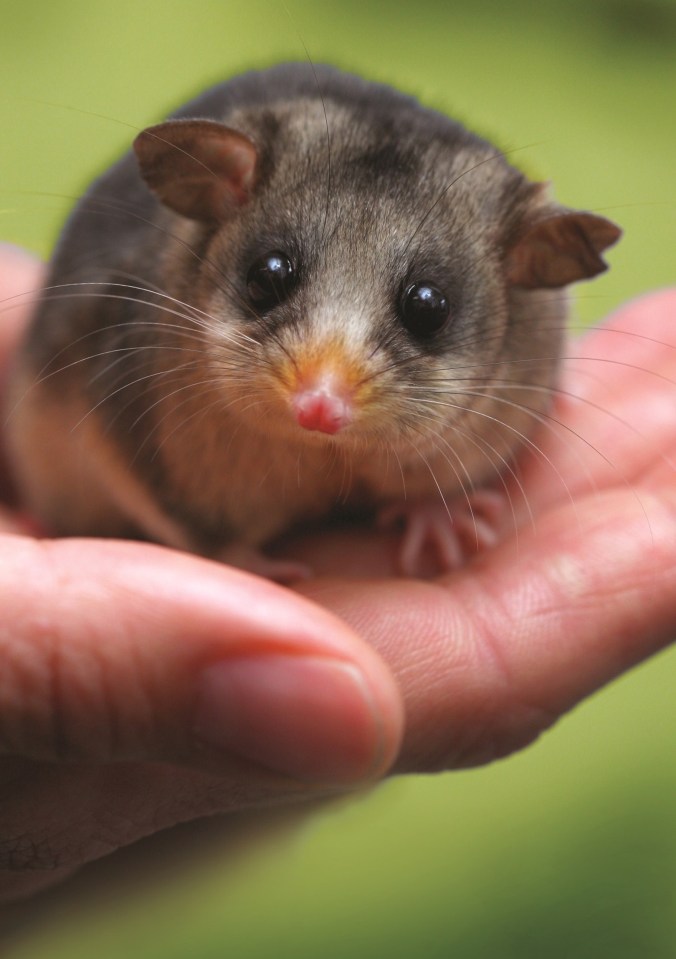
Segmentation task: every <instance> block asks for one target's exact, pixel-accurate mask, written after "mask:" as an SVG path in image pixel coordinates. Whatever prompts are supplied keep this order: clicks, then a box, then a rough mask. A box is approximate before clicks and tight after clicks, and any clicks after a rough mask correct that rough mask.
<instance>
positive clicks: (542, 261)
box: [505, 184, 622, 289]
mask: <svg viewBox="0 0 676 959" xmlns="http://www.w3.org/2000/svg"><path fill="white" fill-rule="evenodd" d="M542 186H543V185H541V184H537V187H536V189H537V193H539V194H542V193H543V190H542ZM621 236H622V230H621V229H620V228H619V226H616V225H615V224H614V223H612V222H611V221H610V220H606V218H605V217H603V216H598V215H597V214H595V213H586V212H584V211H582V210H569V209H567V208H566V207H559V206H554V205H551V206H548V207H545V208H544V209H543V210H541V211H538V212H537V213H536V214H535V215H534V216H533V217H532V218H528V219H527V221H526V223H525V224H524V225H523V226H522V227H521V229H520V230H519V231H518V234H517V237H516V239H515V240H513V241H512V242H511V243H510V244H509V247H508V250H507V256H506V260H505V276H506V279H507V282H508V283H509V284H510V285H512V286H524V287H526V288H529V289H534V288H537V287H561V286H567V285H568V284H569V283H576V282H577V281H578V280H586V279H589V278H590V277H592V276H596V275H597V274H598V273H602V272H603V271H604V270H607V269H608V265H607V263H606V262H605V260H604V259H603V258H602V256H601V254H602V253H603V251H604V250H606V249H607V248H608V247H609V246H612V245H613V243H617V241H618V240H619V238H620V237H621Z"/></svg>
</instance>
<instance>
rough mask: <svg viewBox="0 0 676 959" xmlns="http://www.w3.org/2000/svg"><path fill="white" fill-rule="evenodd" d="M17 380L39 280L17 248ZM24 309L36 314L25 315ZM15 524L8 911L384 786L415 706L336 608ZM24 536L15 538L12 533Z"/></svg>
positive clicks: (10, 336)
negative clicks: (134, 855) (82, 876)
mask: <svg viewBox="0 0 676 959" xmlns="http://www.w3.org/2000/svg"><path fill="white" fill-rule="evenodd" d="M0 259H1V260H2V262H3V263H4V272H3V271H2V270H0V276H4V277H5V278H4V285H3V288H2V292H0V300H4V304H3V305H4V309H3V311H2V323H0V380H1V378H2V376H1V368H2V364H3V362H5V361H6V360H7V359H8V358H9V355H10V354H11V351H12V349H13V348H14V346H15V345H16V342H17V340H18V336H19V335H20V330H21V328H22V327H23V324H24V322H25V313H26V307H27V305H28V302H29V301H30V299H31V297H30V296H29V297H26V296H22V297H19V299H17V300H12V299H10V298H11V297H13V296H14V295H15V294H17V293H25V291H26V290H29V289H31V288H32V287H34V286H35V285H36V283H38V282H39V276H38V273H39V267H38V265H37V264H36V263H35V262H34V261H33V260H32V259H30V258H27V257H23V256H21V255H19V254H18V252H16V251H12V250H0ZM15 305H18V306H19V308H18V309H8V308H9V307H10V306H15ZM7 502H8V507H7V508H6V509H5V512H4V514H3V515H1V516H0V596H1V597H2V600H1V602H0V661H1V662H2V670H1V672H0V797H1V798H0V902H8V901H11V900H12V899H14V898H16V897H19V896H28V895H30V894H32V893H34V892H36V891H38V890H39V889H42V888H45V887H46V886H49V885H51V884H53V883H55V882H57V881H59V880H60V879H63V878H64V877H65V876H67V875H68V874H69V873H71V872H72V871H74V870H76V869H77V868H78V867H79V866H81V865H82V864H84V863H86V862H89V861H90V860H93V859H96V858H98V857H100V856H103V855H105V854H106V853H108V852H111V851H113V850H115V849H117V848H118V847H121V846H124V845H127V844H128V843H131V842H133V841H135V840H136V839H138V838H139V837H142V836H145V835H149V834H151V833H153V832H156V831H159V830H161V829H164V828H167V827H168V826H171V825H173V824H175V823H177V822H182V821H187V820H191V819H194V818H198V817H201V816H205V815H209V814H213V813H219V812H231V811H234V810H241V809H247V808H255V807H257V806H264V805H272V804H282V803H292V802H296V801H298V800H301V799H311V798H313V797H315V796H318V795H320V796H321V795H326V794H330V793H332V792H335V791H340V790H345V789H347V788H349V787H351V786H354V785H356V784H359V783H363V782H365V781H371V780H374V779H377V778H378V777H380V776H381V775H383V774H384V772H385V771H386V770H387V768H388V767H389V766H390V764H391V762H392V760H393V759H394V757H395V755H396V753H397V750H398V746H399V742H400V737H401V728H402V708H401V700H400V697H399V694H398V690H397V688H396V685H395V682H394V679H393V678H392V676H391V675H390V673H389V672H388V670H387V668H386V666H385V665H384V663H382V661H381V660H380V658H379V657H378V656H377V654H375V653H374V652H373V651H372V650H371V649H370V647H369V646H368V645H367V644H366V643H365V642H363V641H362V640H360V639H359V638H358V637H357V636H356V635H354V634H353V633H352V632H351V631H350V630H349V629H348V628H347V627H346V626H344V625H343V624H341V623H340V621H338V620H337V619H335V618H334V617H333V616H331V615H330V614H328V613H326V612H325V611H323V610H321V609H320V608H319V607H318V606H316V605H314V604H311V603H309V602H308V601H307V600H306V599H303V598H302V597H300V596H296V595H294V594H293V593H292V592H291V591H289V590H285V589H283V588H282V587H279V586H276V585H274V584H272V583H269V582H267V581H266V580H262V579H258V578H257V577H254V576H250V575H247V574H244V573H241V572H238V571H236V570H231V569H228V568H227V567H225V566H222V565H219V564H216V563H212V562H207V561H206V560H201V559H198V558H196V557H193V556H188V555H185V554H181V553H178V552H173V551H171V550H168V549H163V548H161V547H156V546H152V545H149V544H143V543H124V542H113V541H97V540H94V539H92V540H76V539H71V540H61V541H54V542H50V541H46V540H45V541H38V540H35V539H33V538H31V537H30V536H28V535H16V534H17V533H21V532H23V533H24V534H26V533H27V532H28V526H27V525H26V523H25V521H24V520H23V518H22V517H21V515H20V514H19V513H18V512H16V511H15V510H12V509H11V508H10V506H11V496H10V495H9V493H8V494H7ZM11 533H13V534H15V535H11Z"/></svg>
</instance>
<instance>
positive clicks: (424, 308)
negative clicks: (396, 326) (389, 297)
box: [401, 280, 450, 338]
mask: <svg viewBox="0 0 676 959" xmlns="http://www.w3.org/2000/svg"><path fill="white" fill-rule="evenodd" d="M449 313H450V306H449V303H448V299H447V297H446V296H445V295H444V294H443V293H442V292H441V290H440V289H439V288H438V287H436V286H434V284H432V283H427V282H426V281H425V280H421V281H420V282H419V283H411V285H410V286H409V287H407V288H406V290H405V291H404V295H403V297H402V301H401V318H402V320H403V322H404V326H405V327H406V329H407V330H408V331H409V333H412V334H413V336H418V337H421V338H425V337H428V336H434V334H435V333H438V332H439V330H440V329H441V328H442V326H444V325H445V323H446V320H447V319H448V316H449Z"/></svg>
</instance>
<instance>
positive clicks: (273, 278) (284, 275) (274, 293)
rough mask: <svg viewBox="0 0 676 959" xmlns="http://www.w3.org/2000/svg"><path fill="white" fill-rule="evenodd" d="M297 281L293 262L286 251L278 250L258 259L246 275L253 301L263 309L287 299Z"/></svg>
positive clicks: (247, 285)
mask: <svg viewBox="0 0 676 959" xmlns="http://www.w3.org/2000/svg"><path fill="white" fill-rule="evenodd" d="M295 283H296V274H295V270H294V268H293V263H292V262H291V260H290V259H289V257H288V256H287V255H286V253H280V252H279V251H278V250H273V251H272V252H271V253H266V254H265V256H262V257H261V258H260V259H259V260H256V262H255V263H253V264H252V266H251V268H250V269H249V272H248V273H247V275H246V288H247V292H248V294H249V297H250V298H251V302H252V303H253V304H254V305H255V306H257V307H258V308H259V309H263V310H266V309H270V307H273V306H276V305H277V303H281V302H282V301H283V300H285V299H286V298H287V296H288V295H289V293H290V292H291V290H292V289H293V287H294V286H295Z"/></svg>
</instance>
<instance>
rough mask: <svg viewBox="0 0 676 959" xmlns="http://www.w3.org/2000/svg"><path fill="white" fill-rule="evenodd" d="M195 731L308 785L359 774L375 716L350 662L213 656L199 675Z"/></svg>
mask: <svg viewBox="0 0 676 959" xmlns="http://www.w3.org/2000/svg"><path fill="white" fill-rule="evenodd" d="M195 733H196V735H197V736H198V737H199V738H200V739H202V740H203V741H204V742H206V743H208V744H210V745H211V746H215V747H216V748H218V749H222V750H224V751H226V752H228V753H233V754H236V755H238V756H240V757H242V758H245V759H247V760H250V761H253V762H255V763H257V764H260V765H261V766H265V767H266V768H267V769H270V770H272V771H274V772H277V773H282V774H283V775H285V776H290V777H292V778H294V779H300V780H303V781H306V782H315V783H327V784H328V783H352V782H359V781H360V780H363V779H366V778H368V777H369V775H370V774H372V773H373V772H374V771H375V769H376V768H377V766H378V759H379V757H380V754H381V751H382V742H381V740H382V730H381V724H380V722H379V717H378V715H377V713H376V710H375V706H374V703H373V700H372V697H371V694H370V691H369V689H368V686H367V684H366V681H365V679H364V677H363V676H362V674H361V672H360V671H359V670H358V669H357V667H356V666H353V665H351V664H350V663H345V662H340V661H336V660H329V659H321V658H319V657H318V658H310V657H303V656H260V657H250V658H246V659H237V660H233V661H230V662H220V663H217V664H215V665H213V666H210V667H209V668H208V669H206V670H205V672H204V674H203V675H202V680H201V685H200V691H199V695H198V702H197V708H196V713H195Z"/></svg>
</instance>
